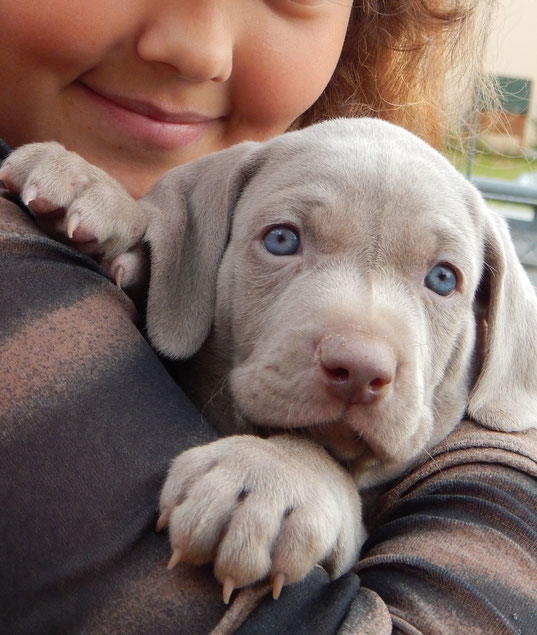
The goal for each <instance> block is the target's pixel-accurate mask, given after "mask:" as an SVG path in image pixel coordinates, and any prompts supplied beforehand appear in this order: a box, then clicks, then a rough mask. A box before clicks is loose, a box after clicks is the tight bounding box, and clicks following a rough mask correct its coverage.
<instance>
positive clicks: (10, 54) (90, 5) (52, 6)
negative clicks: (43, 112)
mask: <svg viewBox="0 0 537 635" xmlns="http://www.w3.org/2000/svg"><path fill="white" fill-rule="evenodd" d="M119 4H120V3H119ZM113 6H114V4H113V3H112V2H110V1H109V0H92V2H80V1H75V0H47V1H46V2H45V1H44V0H33V1H32V2H20V0H3V2H2V31H3V46H2V48H3V55H6V56H7V59H8V60H12V61H13V62H14V63H16V62H18V63H19V64H20V62H21V61H22V62H23V63H26V64H29V65H32V66H33V67H34V68H35V69H37V68H40V69H43V70H45V71H52V72H56V71H59V72H68V73H69V72H70V73H72V74H74V75H78V74H79V73H80V72H81V71H83V70H85V69H86V68H87V67H89V66H91V65H93V64H94V63H95V62H96V61H97V59H98V57H99V56H100V55H102V54H103V53H104V52H105V51H106V49H107V48H108V47H110V46H111V44H112V42H113V39H114V38H115V39H121V32H119V33H118V31H117V23H118V19H116V18H119V17H120V16H119V15H117V16H116V13H117V11H116V10H115V9H114V8H113ZM124 29H125V25H123V26H122V28H121V30H124ZM96 58H97V59H96Z"/></svg>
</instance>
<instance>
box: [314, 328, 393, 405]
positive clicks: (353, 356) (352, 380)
mask: <svg viewBox="0 0 537 635" xmlns="http://www.w3.org/2000/svg"><path fill="white" fill-rule="evenodd" d="M318 354H319V357H318V359H319V362H320V372H321V381H322V382H323V383H324V386H325V387H326V390H327V392H328V393H329V394H330V395H332V396H333V397H335V398H336V399H339V400H341V401H344V402H345V403H356V404H358V403H361V404H371V403H373V402H374V401H377V400H378V399H381V398H382V397H384V396H385V395H386V394H387V393H388V392H389V389H390V386H391V385H392V383H393V381H394V377H395V368H396V364H397V362H396V358H395V353H394V351H393V350H392V348H391V347H390V346H389V345H388V344H387V343H386V342H385V341H384V340H382V339H375V338H368V337H365V336H364V335H362V334H360V333H352V332H351V333H348V334H344V335H343V334H340V333H338V334H334V335H328V336H326V337H324V338H323V339H322V340H321V342H320V343H319V347H318Z"/></svg>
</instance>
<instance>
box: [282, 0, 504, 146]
mask: <svg viewBox="0 0 537 635" xmlns="http://www.w3.org/2000/svg"><path fill="white" fill-rule="evenodd" d="M494 5H495V0H355V1H354V6H353V9H352V12H351V17H350V22H349V26H348V30H347V35H346V39H345V43H344V45H343V50H342V54H341V58H340V60H339V63H338V65H337V67H336V70H335V72H334V74H333V76H332V79H331V80H330V82H329V84H328V86H327V87H326V89H325V91H324V93H323V94H322V95H321V97H320V98H319V99H318V100H317V101H316V102H315V104H313V106H311V108H310V109H309V110H307V111H306V112H305V113H304V114H303V115H302V116H301V117H300V118H299V119H298V120H297V121H296V122H295V124H294V125H293V127H294V128H297V127H303V126H305V125H308V124H311V123H314V122H316V121H320V120H322V119H328V118H333V117H363V116H369V117H380V118H383V119H387V120H388V121H391V122H393V123H396V124H398V125H401V126H403V127H405V128H407V129H409V130H411V131H412V132H414V133H416V134H418V135H419V136H421V137H422V138H424V139H425V140H426V141H428V142H429V143H431V144H432V145H434V146H437V147H438V146H439V145H440V144H441V141H442V138H443V135H444V131H445V130H446V129H447V127H448V126H449V124H450V122H452V120H453V115H454V114H456V115H458V116H459V117H460V115H461V113H462V112H463V110H464V108H465V107H466V108H468V106H469V105H470V103H471V100H472V97H473V96H474V95H475V94H476V88H477V86H478V84H479V82H481V83H483V86H484V85H485V83H486V82H485V79H484V74H483V73H482V72H481V71H482V68H481V63H482V58H483V49H484V44H485V34H486V26H487V24H488V18H489V16H490V14H491V11H492V9H493V7H494ZM481 92H483V91H481ZM484 92H487V91H486V89H485V91H484Z"/></svg>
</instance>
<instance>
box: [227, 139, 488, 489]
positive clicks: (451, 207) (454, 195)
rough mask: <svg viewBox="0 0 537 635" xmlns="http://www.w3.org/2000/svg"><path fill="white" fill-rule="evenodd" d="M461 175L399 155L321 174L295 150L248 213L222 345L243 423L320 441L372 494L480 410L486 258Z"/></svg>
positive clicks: (394, 151)
mask: <svg viewBox="0 0 537 635" xmlns="http://www.w3.org/2000/svg"><path fill="white" fill-rule="evenodd" d="M446 167H447V168H449V166H447V164H444V162H443V161H442V162H440V163H439V164H437V161H436V157H435V160H431V157H430V156H423V155H422V154H421V153H420V152H417V153H416V151H415V149H413V148H406V147H405V146H404V145H401V144H399V145H398V144H397V143H396V141H394V142H393V144H383V145H382V147H377V144H376V143H372V144H371V147H370V148H368V153H367V156H357V155H356V153H355V150H354V148H353V146H352V145H350V146H349V150H348V151H347V150H345V148H344V147H343V148H342V147H340V146H338V147H337V148H333V151H331V149H330V147H328V148H327V149H326V150H325V154H324V155H322V156H320V155H317V156H316V157H315V161H313V162H312V161H311V147H310V146H308V148H307V151H306V150H305V151H304V154H303V157H301V153H300V148H295V149H294V150H293V152H292V153H290V154H289V155H288V156H287V157H286V156H284V157H283V158H282V153H281V152H280V153H279V154H278V160H277V161H272V160H271V157H270V155H269V156H268V158H267V161H266V164H265V166H264V167H263V169H262V170H261V171H260V173H259V174H258V175H256V177H255V178H254V179H253V180H252V182H251V183H250V184H249V185H248V187H247V189H246V190H245V192H244V193H243V195H242V196H241V199H240V202H239V205H238V208H237V209H236V211H235V218H234V225H233V230H232V237H231V242H230V244H229V247H228V249H227V251H226V254H225V256H224V261H223V264H222V267H221V272H220V278H219V287H218V300H217V315H216V333H217V334H219V335H218V337H220V339H229V341H230V343H231V348H230V350H232V351H233V352H232V356H233V357H232V359H231V360H230V364H231V374H230V387H231V392H232V395H233V399H234V402H235V406H236V410H237V413H238V416H239V417H242V418H243V419H246V420H247V421H248V422H251V423H253V424H254V425H256V426H260V427H264V428H270V429H273V430H274V431H275V430H276V429H298V428H299V429H301V430H303V431H307V433H308V434H310V435H312V436H313V437H314V438H316V439H318V440H319V441H321V442H322V443H323V444H324V445H325V446H327V447H328V448H329V449H330V450H331V451H332V452H333V453H334V454H335V455H336V456H338V457H339V458H341V459H342V460H344V461H346V462H347V463H348V464H349V466H350V467H351V469H353V470H354V472H355V474H356V476H357V478H358V479H359V480H360V481H361V482H362V483H368V482H369V483H370V482H374V481H375V480H376V479H382V478H384V477H386V476H389V475H391V473H393V472H395V471H397V470H399V469H400V468H401V466H402V465H404V464H406V463H408V461H409V460H411V459H412V458H413V457H415V456H416V454H418V453H419V452H420V451H422V450H423V449H424V448H426V447H428V446H430V445H432V444H433V443H435V442H436V441H438V440H439V439H440V438H442V437H443V436H445V435H446V434H447V433H448V432H449V431H450V430H451V429H452V428H453V427H454V425H456V423H457V422H458V421H459V419H460V417H461V415H462V414H463V411H464V407H465V404H466V400H467V396H468V391H469V383H470V382H469V369H470V366H471V364H470V361H471V356H472V351H473V346H474V339H475V320H474V316H473V312H472V301H473V297H474V293H475V290H476V287H477V285H478V282H479V279H480V276H481V269H482V262H483V244H482V239H481V237H480V236H481V229H480V227H479V220H478V219H477V218H475V217H474V216H473V213H472V211H471V209H470V206H469V204H468V203H467V201H466V197H465V184H463V182H462V178H460V177H459V176H458V175H457V174H456V173H455V172H454V171H452V170H450V169H446ZM269 174H270V178H268V175H269ZM305 184H307V186H305Z"/></svg>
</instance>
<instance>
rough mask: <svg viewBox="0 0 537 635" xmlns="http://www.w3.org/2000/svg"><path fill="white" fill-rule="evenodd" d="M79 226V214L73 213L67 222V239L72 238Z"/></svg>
mask: <svg viewBox="0 0 537 635" xmlns="http://www.w3.org/2000/svg"><path fill="white" fill-rule="evenodd" d="M79 225H80V214H78V213H77V212H73V213H72V214H71V215H70V216H69V219H68V221H67V235H68V236H69V238H71V239H72V238H73V234H74V233H75V231H76V229H77V227H78V226H79Z"/></svg>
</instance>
